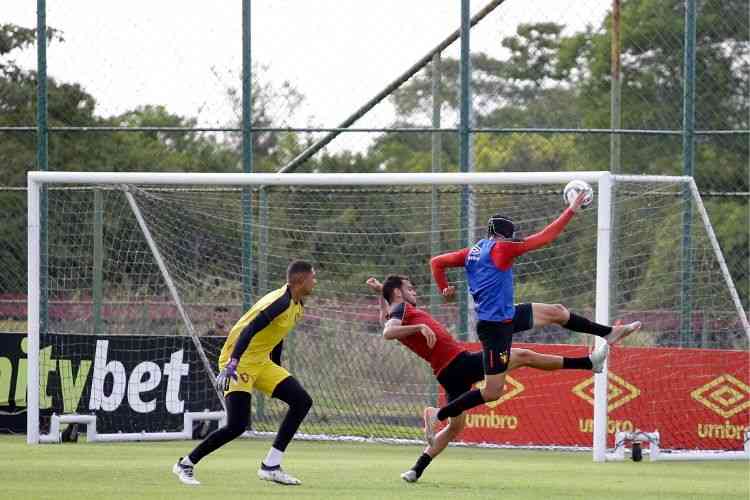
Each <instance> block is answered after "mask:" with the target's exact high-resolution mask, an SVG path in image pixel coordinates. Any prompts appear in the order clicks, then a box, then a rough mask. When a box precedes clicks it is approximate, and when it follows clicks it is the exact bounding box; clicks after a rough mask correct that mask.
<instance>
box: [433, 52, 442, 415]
mask: <svg viewBox="0 0 750 500" xmlns="http://www.w3.org/2000/svg"><path fill="white" fill-rule="evenodd" d="M441 77H442V75H441V67H440V53H439V52H438V53H437V54H435V55H434V56H433V57H432V127H433V128H434V129H436V130H437V129H439V128H440V121H441V120H440V110H441V106H442V104H443V100H442V97H441V95H440V83H441ZM430 138H431V139H432V171H433V172H440V171H441V170H442V165H441V162H440V155H441V153H442V150H443V137H442V135H441V132H433V133H432V134H431V135H430ZM430 207H431V209H432V211H431V217H430V255H433V256H434V255H437V254H439V253H440V191H439V190H438V186H435V185H434V184H433V185H432V192H431V197H430ZM438 297H439V296H438V294H437V286H436V285H435V278H434V277H433V276H432V272H430V313H431V314H433V315H434V314H436V313H437V311H438V303H439V300H440V299H439V298H438ZM430 388H431V391H430V392H431V393H432V394H433V398H432V401H431V404H432V405H433V406H436V405H437V404H438V396H439V390H438V387H437V381H435V379H432V382H431V387H430Z"/></svg>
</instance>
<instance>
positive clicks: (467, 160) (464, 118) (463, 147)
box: [458, 0, 472, 340]
mask: <svg viewBox="0 0 750 500" xmlns="http://www.w3.org/2000/svg"><path fill="white" fill-rule="evenodd" d="M470 4H471V2H470V0H461V61H460V70H461V72H460V81H461V90H460V96H461V97H460V100H461V102H460V121H459V125H458V135H459V168H460V170H461V172H470V171H471V170H472V166H471V132H470V130H469V129H470V128H471V50H470V43H469V36H470V32H471V25H470V21H469V19H470V16H469V14H470ZM469 195H470V187H469V186H468V185H464V186H463V187H462V188H461V209H460V218H461V220H460V228H461V229H460V231H461V235H460V240H461V246H463V247H467V246H469V244H470V241H469V230H470V227H471V226H472V220H471V219H470V210H469V201H470V200H469ZM468 302H469V297H468V290H467V287H466V280H464V281H462V282H461V283H460V286H459V289H458V337H459V339H461V340H467V339H468V336H469V307H468Z"/></svg>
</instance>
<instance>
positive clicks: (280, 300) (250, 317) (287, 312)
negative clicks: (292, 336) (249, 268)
mask: <svg viewBox="0 0 750 500" xmlns="http://www.w3.org/2000/svg"><path fill="white" fill-rule="evenodd" d="M303 313H304V305H303V304H302V302H301V301H300V302H295V301H294V300H292V293H291V291H290V290H289V286H288V285H284V286H282V287H281V288H279V289H277V290H274V291H272V292H269V293H267V294H266V295H264V296H263V297H262V298H261V299H260V300H258V302H256V303H255V304H254V305H253V306H252V307H251V308H250V309H249V310H248V311H247V312H246V313H245V314H244V315H243V316H242V317H241V318H240V319H239V321H237V323H235V325H234V326H233V327H232V329H231V330H230V331H229V335H228V336H227V340H226V341H225V342H224V347H222V349H221V355H220V356H219V368H222V367H224V366H225V365H226V364H227V363H228V362H229V358H230V357H231V356H232V351H233V350H234V347H235V345H236V344H237V341H238V340H239V338H240V335H241V334H242V332H243V331H244V330H245V329H247V328H249V329H250V332H249V333H252V338H251V339H250V343H249V344H248V346H247V349H245V352H244V353H242V356H241V357H240V362H239V364H240V365H241V366H243V365H244V366H247V365H253V364H263V363H267V362H270V354H271V351H272V350H273V348H274V347H276V345H277V344H278V343H279V342H281V341H282V340H284V337H286V336H287V335H288V334H289V332H291V331H292V328H294V325H296V324H297V323H298V322H299V321H300V320H301V319H302V315H303Z"/></svg>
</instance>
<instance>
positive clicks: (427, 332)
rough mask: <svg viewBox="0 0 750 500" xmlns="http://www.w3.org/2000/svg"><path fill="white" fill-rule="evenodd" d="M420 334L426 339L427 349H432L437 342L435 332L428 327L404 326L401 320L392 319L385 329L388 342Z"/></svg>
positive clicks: (384, 332) (384, 336)
mask: <svg viewBox="0 0 750 500" xmlns="http://www.w3.org/2000/svg"><path fill="white" fill-rule="evenodd" d="M415 334H420V335H422V336H423V337H424V338H425V341H426V342H427V347H429V348H430V349H432V348H433V347H434V346H435V342H436V341H437V336H436V335H435V332H433V331H432V329H431V328H430V327H429V326H427V325H422V324H420V325H402V324H401V320H399V319H395V318H391V319H389V320H388V322H387V323H386V324H385V328H383V338H384V339H386V340H398V339H403V338H405V337H409V336H411V335H415Z"/></svg>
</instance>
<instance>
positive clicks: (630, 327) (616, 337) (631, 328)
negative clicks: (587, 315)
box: [605, 321, 643, 345]
mask: <svg viewBox="0 0 750 500" xmlns="http://www.w3.org/2000/svg"><path fill="white" fill-rule="evenodd" d="M642 326H643V324H642V323H641V322H640V321H633V322H632V323H629V324H627V325H623V326H621V327H619V330H618V331H617V333H615V332H614V331H613V332H612V333H610V334H609V335H607V336H606V337H605V339H606V340H607V344H609V345H612V344H616V343H618V342H621V341H622V340H624V339H626V338H628V337H629V336H630V335H632V334H634V333H636V332H637V331H639V330H640V329H641V327H642Z"/></svg>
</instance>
